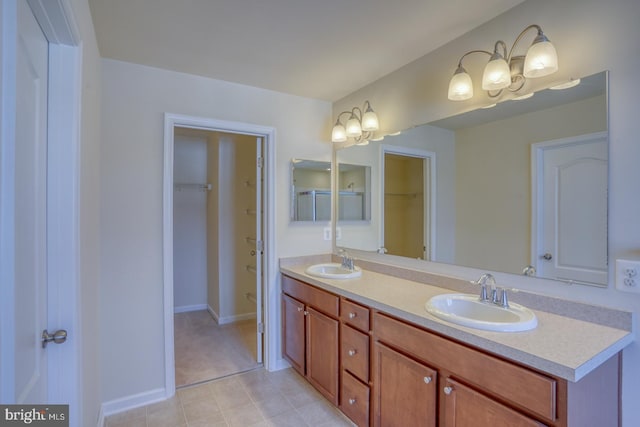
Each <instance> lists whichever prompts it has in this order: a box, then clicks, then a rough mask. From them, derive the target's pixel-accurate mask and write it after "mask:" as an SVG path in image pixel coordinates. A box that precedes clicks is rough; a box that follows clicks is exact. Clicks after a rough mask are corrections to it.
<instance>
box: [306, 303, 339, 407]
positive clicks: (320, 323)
mask: <svg viewBox="0 0 640 427" xmlns="http://www.w3.org/2000/svg"><path fill="white" fill-rule="evenodd" d="M338 326H339V324H338V321H337V320H335V319H332V318H330V317H328V316H325V315H324V314H322V313H320V312H319V311H316V310H314V309H313V308H311V307H307V379H308V380H309V382H310V383H311V384H312V385H313V386H314V387H315V388H316V389H317V390H318V391H319V392H320V393H322V394H323V395H324V396H325V397H326V398H327V399H329V400H330V401H331V402H332V403H333V404H334V405H336V406H338V376H339V365H338Z"/></svg>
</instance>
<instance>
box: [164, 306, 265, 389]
mask: <svg viewBox="0 0 640 427" xmlns="http://www.w3.org/2000/svg"><path fill="white" fill-rule="evenodd" d="M174 329H175V331H174V334H175V340H174V342H175V358H176V363H175V367H176V386H177V387H181V386H185V385H189V384H196V383H200V382H202V381H208V380H212V379H215V378H221V377H225V376H228V375H231V374H236V373H238V372H244V371H247V370H250V369H254V368H256V367H257V366H258V364H257V363H256V322H255V320H245V321H240V322H235V323H229V324H226V325H218V324H217V323H216V322H215V321H214V320H213V317H212V316H211V315H210V314H209V312H208V311H207V310H199V311H190V312H185V313H178V314H176V315H174Z"/></svg>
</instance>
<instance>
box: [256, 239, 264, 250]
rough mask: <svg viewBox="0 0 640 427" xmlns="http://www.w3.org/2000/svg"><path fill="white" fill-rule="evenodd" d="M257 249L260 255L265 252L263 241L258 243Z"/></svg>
mask: <svg viewBox="0 0 640 427" xmlns="http://www.w3.org/2000/svg"><path fill="white" fill-rule="evenodd" d="M256 247H257V248H258V250H259V251H260V253H262V252H264V243H263V242H262V240H258V241H257V242H256Z"/></svg>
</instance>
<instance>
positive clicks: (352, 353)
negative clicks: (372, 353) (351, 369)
mask: <svg viewBox="0 0 640 427" xmlns="http://www.w3.org/2000/svg"><path fill="white" fill-rule="evenodd" d="M348 353H349V356H355V355H356V353H358V352H357V351H356V350H349V351H348Z"/></svg>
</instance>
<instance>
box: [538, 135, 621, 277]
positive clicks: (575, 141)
mask: <svg viewBox="0 0 640 427" xmlns="http://www.w3.org/2000/svg"><path fill="white" fill-rule="evenodd" d="M608 137H609V132H607V131H604V132H595V133H589V134H585V135H578V136H572V137H568V138H561V139H554V140H550V141H543V142H537V143H534V144H531V266H533V268H535V270H536V271H537V270H538V267H539V264H540V258H539V256H538V254H540V253H542V251H543V249H542V246H541V244H542V243H543V242H544V238H543V222H542V221H543V217H544V216H543V214H542V209H543V203H542V200H544V199H543V197H544V195H543V188H544V185H543V183H542V179H543V177H544V170H543V168H544V152H545V150H553V149H557V148H562V147H569V146H572V145H581V144H588V143H589V141H594V140H599V139H602V138H608ZM558 280H560V279H558ZM572 282H573V281H572ZM575 282H576V283H581V284H586V285H590V283H587V282H584V283H583V282H580V281H577V280H576V281H575Z"/></svg>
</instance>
